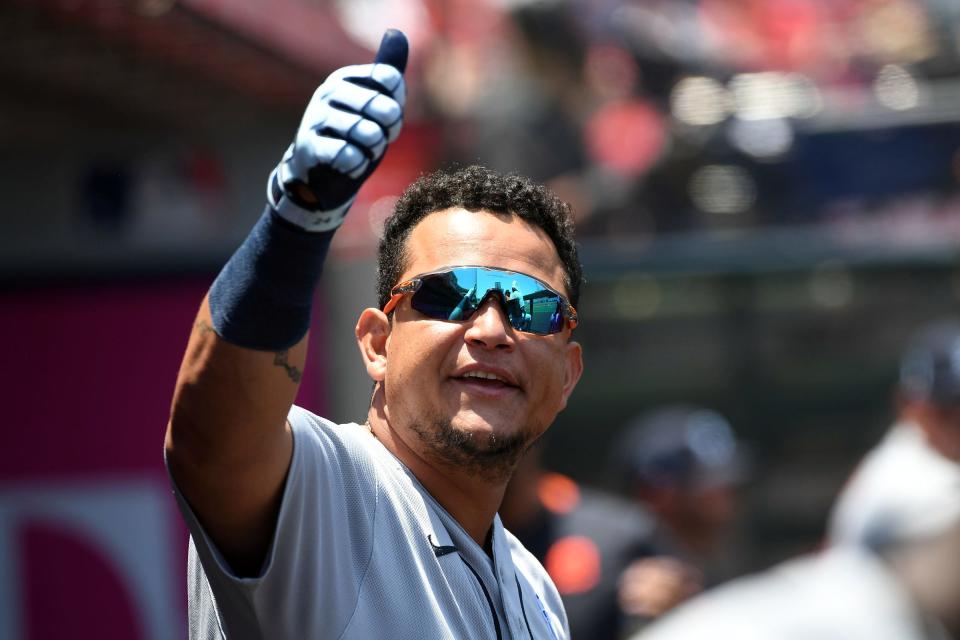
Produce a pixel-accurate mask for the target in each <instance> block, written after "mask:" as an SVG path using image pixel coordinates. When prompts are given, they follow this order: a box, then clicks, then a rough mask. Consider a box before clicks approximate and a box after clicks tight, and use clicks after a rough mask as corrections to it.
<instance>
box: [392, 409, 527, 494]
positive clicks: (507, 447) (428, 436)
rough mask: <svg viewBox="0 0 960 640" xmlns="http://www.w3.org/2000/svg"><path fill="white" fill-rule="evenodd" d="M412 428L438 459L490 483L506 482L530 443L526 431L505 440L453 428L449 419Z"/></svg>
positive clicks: (499, 437)
mask: <svg viewBox="0 0 960 640" xmlns="http://www.w3.org/2000/svg"><path fill="white" fill-rule="evenodd" d="M411 428H412V430H413V432H414V433H416V434H417V437H419V438H420V440H421V441H422V442H423V443H425V444H426V445H427V446H428V447H429V448H430V450H431V451H433V453H434V454H435V455H436V457H437V458H438V459H439V460H442V461H443V462H444V463H445V464H447V465H448V466H450V467H454V468H456V469H460V470H463V471H466V472H468V473H470V474H472V475H475V476H479V477H480V478H482V479H484V480H486V481H488V482H491V483H506V482H507V481H508V480H509V479H510V476H511V475H513V470H514V469H515V468H516V466H517V463H518V462H519V461H520V458H521V457H522V456H523V454H524V453H525V452H526V451H527V449H528V448H529V447H530V445H532V444H533V442H530V441H529V438H528V436H527V434H528V431H527V430H526V429H522V430H520V431H519V432H518V433H516V434H515V435H512V436H508V437H504V436H498V435H496V434H494V433H490V434H484V435H479V434H475V433H470V432H467V431H460V430H458V429H454V428H453V426H452V425H451V424H450V421H449V420H444V419H442V418H437V419H434V420H432V421H430V422H429V423H426V424H425V423H422V422H421V423H415V424H413V425H412V427H411ZM534 440H536V438H534ZM478 441H479V442H478Z"/></svg>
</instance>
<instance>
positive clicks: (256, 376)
mask: <svg viewBox="0 0 960 640" xmlns="http://www.w3.org/2000/svg"><path fill="white" fill-rule="evenodd" d="M406 57H407V43H406V39H405V37H404V36H403V35H402V34H401V33H399V32H396V31H388V32H387V34H386V35H385V36H384V40H383V43H382V44H381V47H380V50H379V52H378V54H377V59H376V62H375V63H374V64H366V65H359V66H351V67H346V68H344V69H340V70H339V71H336V72H334V73H333V74H332V75H331V76H330V77H329V78H328V79H327V80H326V81H325V82H324V83H323V84H322V85H321V86H320V87H319V89H318V90H317V92H316V93H315V94H314V96H313V98H312V99H311V101H310V103H309V104H308V106H307V108H306V111H305V113H304V116H303V121H302V123H301V125H300V128H299V130H298V131H297V134H296V137H295V139H294V142H293V144H292V145H291V146H290V148H289V149H288V150H287V152H286V153H285V154H284V156H283V158H282V159H281V161H280V163H279V165H278V166H277V168H276V169H275V170H274V172H273V173H272V174H271V176H270V178H269V181H268V185H267V201H268V205H267V207H266V210H265V212H264V214H263V216H262V217H261V219H260V220H259V222H258V223H257V224H256V226H255V227H254V229H253V230H252V231H251V233H250V235H249V236H248V237H247V239H246V240H245V242H244V243H243V245H242V246H241V247H240V248H239V249H238V250H237V251H236V253H235V254H234V255H233V256H232V257H231V258H230V260H229V261H228V262H227V264H226V266H225V267H224V268H223V270H222V271H221V273H220V275H219V276H218V277H217V279H216V281H215V282H214V284H213V286H212V287H211V289H210V291H209V293H208V295H207V296H206V298H205V299H204V301H203V303H202V305H201V308H200V311H199V313H198V315H197V319H196V323H195V325H194V329H193V331H192V333H191V335H190V339H189V343H188V345H187V350H186V354H185V356H184V360H183V364H182V367H181V370H180V373H179V376H178V379H177V384H176V389H175V392H174V398H173V405H172V412H171V418H170V423H169V426H168V430H167V438H166V447H165V452H166V462H167V466H168V469H169V472H170V475H171V478H172V481H173V484H174V487H175V493H176V496H177V499H178V502H179V505H180V508H181V510H182V513H183V515H184V518H185V519H186V521H187V524H188V526H189V529H190V532H191V542H190V548H189V558H188V572H189V606H190V615H189V625H190V634H191V637H192V638H223V637H227V638H342V639H349V638H358V639H364V640H368V639H370V638H418V639H422V638H430V639H434V638H456V639H457V640H465V639H470V638H484V639H488V638H548V639H559V638H565V637H568V635H569V633H568V625H567V620H566V616H565V614H564V611H563V607H562V604H561V602H560V598H559V596H558V594H557V591H556V589H555V588H554V586H553V584H552V583H551V581H550V579H549V578H548V577H547V575H546V573H545V571H544V570H543V568H542V567H541V566H540V564H539V563H538V562H537V561H536V560H535V559H534V558H533V556H532V555H530V554H529V553H528V552H527V551H526V550H525V549H524V548H523V547H522V546H521V545H520V543H519V542H517V540H516V539H515V538H514V537H513V536H511V535H510V534H509V533H507V532H506V531H505V530H504V528H503V526H502V524H501V522H500V520H499V517H498V516H497V515H496V512H497V508H498V507H499V505H500V501H501V498H502V495H503V492H504V488H505V486H506V484H507V481H508V480H509V478H510V475H511V473H512V470H513V468H514V466H515V464H516V462H517V460H518V459H519V456H520V455H521V454H522V453H523V452H524V451H525V450H526V449H527V448H528V447H529V446H530V444H531V443H532V442H533V441H535V440H536V439H537V438H538V437H539V436H540V435H541V434H542V433H543V432H544V431H545V430H546V429H547V428H548V427H549V425H550V424H551V423H552V422H553V420H554V418H555V416H556V414H557V413H558V412H559V411H560V410H562V409H563V408H564V406H565V404H566V402H567V399H568V397H569V396H570V393H571V392H572V391H573V389H574V387H575V385H576V383H577V381H578V380H579V377H580V374H581V371H582V359H581V349H580V346H579V345H578V344H577V343H576V342H574V341H573V340H572V339H571V332H572V330H573V329H574V327H575V326H576V324H577V313H576V310H575V307H574V305H575V304H576V301H577V295H578V290H579V286H580V282H581V280H582V275H581V268H580V264H579V261H578V258H577V254H576V249H575V245H574V241H573V237H572V225H571V222H570V211H569V207H568V206H567V205H566V204H564V203H562V202H560V201H559V200H558V199H556V198H555V197H554V196H552V195H551V194H549V193H548V192H547V191H546V190H545V189H544V188H542V187H540V186H537V185H534V184H532V183H530V182H529V181H528V180H527V179H525V178H522V177H518V176H502V175H500V174H496V173H494V172H492V171H489V170H486V169H483V168H481V167H470V168H467V169H463V170H460V171H457V172H454V173H437V174H433V175H430V176H426V177H423V178H421V179H419V180H418V181H417V182H415V183H414V184H413V185H411V186H410V187H409V188H408V189H407V190H406V192H405V193H404V194H403V196H402V197H401V198H400V200H399V202H398V204H397V206H396V210H395V212H394V214H393V215H392V216H391V217H390V218H389V219H388V220H387V222H386V225H385V231H384V237H383V238H382V240H381V243H380V246H379V251H378V261H379V274H378V293H379V305H378V306H377V307H375V308H368V309H365V310H364V311H363V312H362V313H361V314H360V317H359V319H358V321H357V325H356V331H355V334H356V342H357V345H358V347H359V351H360V356H361V359H362V361H363V363H364V366H365V367H366V371H367V373H368V374H369V375H370V377H371V378H372V379H373V381H374V392H373V396H372V401H371V406H370V409H369V412H368V414H367V416H366V422H365V423H364V424H345V425H337V424H333V423H331V422H330V421H327V420H325V419H323V418H321V417H318V416H316V415H314V414H312V413H310V412H309V411H306V410H304V409H302V408H299V407H296V406H291V405H292V403H293V399H294V396H295V393H296V391H297V384H298V382H299V380H300V375H301V371H302V369H303V364H304V359H305V357H306V345H307V338H306V332H307V327H308V326H309V321H310V317H309V314H310V309H311V299H312V295H313V291H314V287H315V284H316V282H317V279H318V278H319V275H320V270H321V267H322V264H323V260H324V255H325V253H326V250H327V247H328V246H329V244H330V240H331V238H332V236H333V233H334V231H335V230H336V228H337V227H338V225H339V224H340V223H341V221H342V220H343V218H344V216H345V215H346V213H347V210H348V209H349V207H350V205H351V203H352V202H353V199H354V197H355V194H356V192H357V190H358V189H359V188H360V186H361V184H362V183H363V181H364V179H365V178H366V177H367V176H369V175H370V173H371V172H372V171H373V170H374V169H375V167H376V166H377V164H378V162H379V161H380V159H381V158H382V157H383V154H384V152H385V150H386V147H387V146H388V145H389V143H390V142H392V141H393V140H394V139H396V137H397V135H398V133H399V131H400V126H401V120H402V112H403V106H404V80H403V75H402V74H403V71H404V68H405V66H406ZM513 281H516V282H517V286H518V287H520V288H522V289H523V291H525V292H531V293H535V294H536V295H537V296H539V297H542V298H547V302H553V303H555V304H550V305H547V304H544V305H543V306H542V308H543V309H544V311H543V312H542V313H546V314H548V316H549V317H547V316H545V317H534V318H533V321H532V322H531V323H530V325H529V328H527V329H524V328H521V327H519V326H517V325H516V324H514V323H513V322H512V321H511V319H510V317H509V316H508V314H507V310H506V303H505V300H504V297H503V289H504V287H505V286H507V285H508V284H510V283H512V282H513ZM471 291H474V292H475V293H474V294H472V295H466V294H467V293H468V292H471ZM465 300H466V302H464V301H465ZM556 305H559V306H560V308H561V309H562V314H561V316H560V318H559V319H557V320H554V319H553V315H552V309H553V308H554V307H555V306H556ZM548 309H549V311H547V310H548ZM334 311H335V309H334ZM534 313H535V314H536V313H537V312H536V311H535V312H534ZM331 368H332V369H333V370H334V371H336V363H333V364H332V367H331Z"/></svg>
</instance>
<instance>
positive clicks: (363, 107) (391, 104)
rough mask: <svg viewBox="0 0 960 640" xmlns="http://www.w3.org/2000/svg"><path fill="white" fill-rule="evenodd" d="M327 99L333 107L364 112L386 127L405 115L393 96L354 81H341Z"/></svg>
mask: <svg viewBox="0 0 960 640" xmlns="http://www.w3.org/2000/svg"><path fill="white" fill-rule="evenodd" d="M327 99H328V100H329V102H330V106H331V107H334V108H336V109H345V110H347V111H353V112H355V113H362V114H363V115H365V116H366V117H368V118H370V119H371V120H373V121H374V122H376V123H377V124H379V125H380V126H381V127H383V128H384V129H388V128H390V127H391V126H393V125H394V124H395V123H396V122H397V121H398V120H399V119H400V117H401V116H402V115H403V110H402V109H401V108H400V105H399V104H398V103H397V101H396V100H394V99H393V98H390V97H389V96H386V95H384V94H382V93H379V92H377V91H374V90H372V89H368V88H366V87H361V86H359V85H356V84H353V83H352V82H343V83H341V84H340V85H339V86H337V88H336V89H335V90H334V91H333V92H332V93H331V94H330V95H329V97H328V98H327Z"/></svg>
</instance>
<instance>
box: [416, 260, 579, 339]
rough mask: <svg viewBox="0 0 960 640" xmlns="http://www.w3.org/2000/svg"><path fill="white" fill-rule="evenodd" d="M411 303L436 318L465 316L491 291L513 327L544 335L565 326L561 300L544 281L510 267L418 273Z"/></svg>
mask: <svg viewBox="0 0 960 640" xmlns="http://www.w3.org/2000/svg"><path fill="white" fill-rule="evenodd" d="M420 279H421V284H420V288H419V289H417V291H416V293H414V294H413V297H412V298H411V299H410V304H411V306H412V307H413V308H414V309H416V310H417V311H419V312H420V313H422V314H424V315H425V316H427V317H430V318H434V319H437V320H467V319H469V318H470V316H472V315H473V313H474V312H475V311H476V310H477V308H478V307H479V306H480V305H481V304H482V302H483V300H485V299H486V298H487V296H489V295H491V294H493V295H495V297H496V298H498V299H499V300H500V302H501V304H502V305H503V309H504V312H505V314H506V316H507V320H508V321H509V322H510V326H512V327H513V328H514V329H516V330H517V331H524V332H527V333H535V334H537V335H547V334H551V333H557V332H558V331H561V330H562V329H563V328H564V326H565V320H566V318H565V317H564V303H563V301H562V299H561V297H560V296H559V295H558V294H557V293H556V292H554V291H552V290H551V289H549V288H547V287H546V285H545V284H543V283H542V282H540V281H539V280H536V279H535V278H532V277H530V276H527V275H524V274H522V273H515V272H511V271H498V270H495V269H483V268H476V267H464V268H459V269H451V270H450V271H446V272H444V273H435V274H428V275H424V276H421V277H420Z"/></svg>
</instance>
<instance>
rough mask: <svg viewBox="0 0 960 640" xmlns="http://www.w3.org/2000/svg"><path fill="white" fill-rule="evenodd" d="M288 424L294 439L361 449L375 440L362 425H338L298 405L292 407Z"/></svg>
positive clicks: (352, 423) (351, 423) (288, 416)
mask: <svg viewBox="0 0 960 640" xmlns="http://www.w3.org/2000/svg"><path fill="white" fill-rule="evenodd" d="M287 422H288V423H289V424H290V428H291V429H292V430H293V434H294V438H299V439H303V438H309V439H314V440H315V439H317V438H322V439H326V440H332V441H335V442H339V443H342V444H350V445H353V446H361V447H364V446H366V445H369V444H371V441H372V440H373V438H372V436H371V434H370V431H369V430H368V429H366V428H364V427H363V426H362V425H359V424H356V423H354V422H345V423H337V422H334V421H333V420H329V419H327V418H324V417H323V416H320V415H317V414H316V413H314V412H312V411H310V410H309V409H306V408H304V407H301V406H298V405H293V406H291V407H290V412H289V413H288V414H287Z"/></svg>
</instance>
